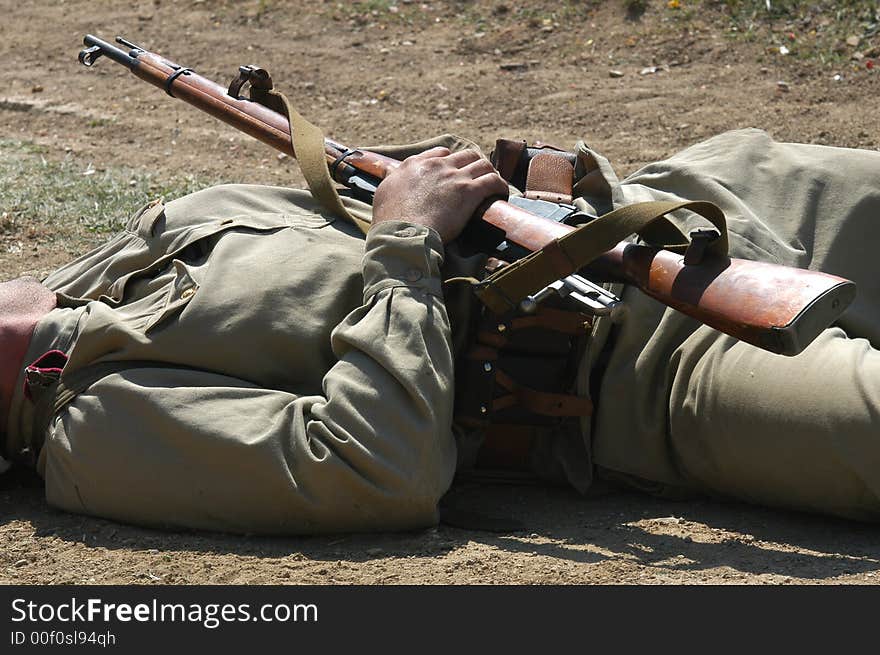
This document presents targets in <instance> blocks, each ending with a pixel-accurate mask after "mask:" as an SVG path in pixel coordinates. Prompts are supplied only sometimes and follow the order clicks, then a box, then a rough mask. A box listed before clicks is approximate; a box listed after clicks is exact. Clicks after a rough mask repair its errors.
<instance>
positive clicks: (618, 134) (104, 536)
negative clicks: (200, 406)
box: [0, 0, 880, 584]
mask: <svg viewBox="0 0 880 655" xmlns="http://www.w3.org/2000/svg"><path fill="white" fill-rule="evenodd" d="M625 4H626V3H624V2H623V0H620V1H617V0H615V1H610V2H604V3H602V2H594V3H589V2H581V3H542V2H535V3H502V2H424V3H420V2H418V1H417V0H416V1H414V2H413V1H411V2H407V1H406V0H400V1H399V3H391V2H381V1H371V2H361V3H353V2H346V3H336V2H323V3H321V2H316V1H315V0H312V1H311V2H301V1H296V2H282V1H280V0H278V1H276V2H273V1H267V0H262V1H259V2H251V1H248V2H237V3H236V2H231V1H228V2H226V1H220V0H217V1H215V0H194V1H192V0H188V1H185V2H174V3H172V2H170V1H168V0H164V1H163V2H161V3H160V2H159V0H154V1H152V2H150V1H144V2H138V3H122V2H118V3H110V2H107V3H103V2H102V3H95V2H93V1H89V2H86V1H83V0H72V1H68V2H31V3H22V2H12V1H11V0H0V9H2V10H3V15H4V26H5V29H4V38H3V39H2V40H0V54H2V58H3V60H4V61H5V62H6V65H5V66H4V67H3V68H2V69H0V129H2V133H0V134H2V137H3V138H8V139H16V140H23V141H32V142H36V143H38V144H42V145H44V146H46V147H47V149H48V152H47V154H46V156H47V157H53V158H63V157H66V158H68V159H73V160H74V161H79V162H82V164H83V166H84V167H85V166H86V165H87V164H89V163H91V164H92V165H93V166H96V167H102V166H106V167H113V166H122V165H125V166H128V167H134V168H138V169H144V170H157V169H162V170H163V171H164V173H165V174H168V175H175V174H184V173H196V174H199V175H204V176H205V177H206V178H207V177H210V178H212V179H214V178H221V179H225V180H229V181H241V182H253V183H265V184H291V185H299V184H300V183H301V180H302V178H301V177H300V175H299V172H298V171H297V170H296V165H295V163H294V162H292V161H291V160H289V159H279V158H278V157H277V156H276V155H275V153H274V152H272V151H270V150H269V149H268V148H266V147H265V146H262V145H260V144H258V143H255V142H251V141H250V140H249V138H248V137H246V136H244V135H241V134H238V133H236V132H234V131H233V130H231V129H228V128H226V127H225V126H223V125H221V124H219V123H218V122H216V121H214V120H213V119H211V118H209V117H207V116H204V115H201V114H199V113H198V112H196V111H195V110H193V109H191V108H189V107H186V106H184V105H183V104H182V103H179V102H176V101H174V100H172V99H170V98H168V97H167V96H165V95H164V94H162V93H161V92H160V91H159V90H157V89H154V88H150V87H148V86H147V85H145V84H142V83H141V82H139V81H138V80H136V79H135V78H133V77H131V76H130V75H128V73H127V72H126V71H125V70H123V69H122V68H121V67H119V66H116V65H114V64H112V63H111V62H109V61H102V62H100V64H99V65H97V66H96V67H95V68H93V69H91V70H89V69H86V68H84V67H82V66H80V65H79V64H78V63H77V61H76V54H77V52H78V50H79V47H80V43H81V40H82V36H83V35H84V34H86V33H88V32H91V33H95V34H97V35H101V36H103V37H104V38H108V39H110V38H112V37H113V36H114V35H116V34H122V35H124V36H125V37H127V38H128V39H130V40H132V41H135V42H138V43H142V44H144V45H145V46H147V47H150V48H151V49H153V50H156V51H158V52H160V53H162V54H164V55H166V56H168V57H169V58H171V59H173V60H175V61H178V62H180V63H183V64H185V65H187V66H190V67H192V68H194V69H196V70H197V71H199V72H200V73H202V74H204V75H206V76H208V77H211V78H213V79H215V80H217V81H220V82H223V83H225V82H227V81H228V80H229V79H231V77H232V76H233V75H234V73H235V71H236V68H237V66H238V65H239V64H247V63H254V64H259V65H262V66H265V67H267V68H268V69H269V70H271V71H272V73H273V76H274V78H275V80H276V83H277V84H278V85H279V86H280V87H281V88H282V89H283V90H285V91H286V92H288V93H289V94H290V95H291V97H292V98H294V99H295V101H296V102H297V103H298V106H299V108H300V110H301V111H302V112H303V113H304V114H305V115H306V116H307V117H310V118H311V119H312V120H313V121H315V122H317V123H319V124H320V125H321V126H322V127H323V128H324V130H325V131H326V133H327V134H330V135H333V136H335V137H336V138H338V139H339V140H341V141H343V142H346V143H350V144H358V145H360V144H368V143H376V142H406V141H413V140H418V139H422V138H426V137H428V136H432V135H435V134H438V133H442V132H447V131H450V132H455V133H458V134H461V135H462V136H467V137H469V138H471V139H474V140H476V141H477V142H479V143H480V144H481V145H483V146H484V147H486V148H487V149H488V148H490V147H491V144H492V143H493V142H494V140H495V138H497V137H501V136H506V137H519V138H525V139H528V140H530V141H534V140H538V139H540V140H543V141H546V142H550V143H556V144H559V145H571V144H573V143H574V141H575V140H577V139H578V138H584V139H585V140H586V141H587V142H588V143H590V144H591V145H592V146H593V147H595V148H596V149H598V150H599V151H600V152H603V153H604V154H606V155H607V156H608V157H609V158H610V160H611V161H612V162H613V163H614V164H615V166H616V167H617V169H618V173H620V174H626V173H629V172H632V171H633V170H635V169H636V168H637V167H639V166H640V165H642V164H644V163H647V162H649V161H652V160H655V159H658V158H663V157H664V156H668V155H670V154H672V153H674V152H675V151H676V150H678V149H680V148H682V147H684V146H687V145H689V144H691V143H694V142H696V141H698V140H700V139H702V138H705V137H709V136H711V135H714V134H716V133H718V132H721V131H724V130H727V129H733V128H741V127H748V126H753V127H759V128H763V129H765V130H767V131H768V132H770V133H771V134H772V135H773V136H774V137H776V138H778V139H781V140H790V141H803V142H810V143H822V144H831V145H838V146H849V147H861V148H870V149H876V148H878V146H880V133H878V131H877V113H876V99H877V97H878V91H880V71H877V70H873V69H871V68H869V66H868V65H867V61H869V60H870V57H871V56H874V57H876V56H877V55H876V54H875V53H874V54H872V53H871V52H868V53H867V54H868V55H869V56H868V57H864V53H863V52H861V51H859V47H862V49H864V46H865V43H862V44H861V46H859V47H857V46H851V45H847V44H844V46H845V47H841V48H839V49H838V52H837V53H835V54H836V57H837V59H836V63H827V62H825V63H823V62H822V61H821V60H820V59H819V58H816V57H809V56H806V55H805V52H806V47H805V46H802V43H804V42H805V41H808V40H809V38H810V31H811V30H815V29H817V27H818V29H819V30H820V31H821V29H822V27H823V25H822V23H820V22H819V20H818V19H815V20H814V21H813V22H812V24H810V23H797V24H794V25H792V24H790V23H789V24H786V22H785V21H784V20H780V21H776V22H774V23H767V22H762V21H761V20H758V21H757V25H756V28H755V32H754V33H745V32H744V31H743V30H741V29H740V30H739V31H738V32H737V33H732V32H731V30H730V25H729V23H728V22H726V20H725V18H724V17H723V16H722V14H721V13H720V12H719V11H718V10H713V11H711V12H709V13H707V14H701V13H700V12H699V11H693V10H689V11H691V13H688V14H683V13H681V14H676V13H675V11H674V10H673V9H672V8H670V7H669V6H668V4H667V3H666V2H656V1H655V2H648V3H646V4H647V7H648V9H647V11H646V13H645V14H644V16H642V18H641V20H637V21H636V20H628V19H627V17H626V9H625ZM630 4H633V3H630ZM672 4H677V3H672ZM687 4H691V5H695V4H696V3H686V2H682V3H680V5H681V8H680V9H679V10H678V11H683V10H684V9H688V8H687V7H685V6H684V5H687ZM716 4H718V3H716ZM755 4H760V5H763V2H762V3H755ZM824 26H825V27H828V24H827V23H826V24H825V25H824ZM830 27H833V25H831V26H830ZM844 36H846V35H845V34H844ZM780 44H783V45H785V44H788V47H789V49H790V50H791V53H790V54H788V55H782V54H780V51H779V47H778V46H779V45H780ZM799 46H802V47H801V50H798V47H799ZM847 48H848V49H847ZM851 54H856V59H850V55H851ZM858 55H862V57H861V58H859V56H858ZM877 63H878V68H880V60H878V62H877ZM509 64H514V66H509ZM502 65H503V67H502ZM651 67H657V68H656V70H655V71H654V72H650V70H651ZM646 69H647V70H646ZM612 71H615V73H614V75H612ZM618 73H622V76H616V75H617V74H618ZM835 75H838V76H839V79H835ZM144 200H145V201H146V200H149V198H145V199H144ZM132 209H133V208H132ZM22 238H23V239H26V238H27V237H26V235H25V236H23V237H22ZM96 239H97V237H96ZM81 249H82V245H81V244H77V245H75V246H74V245H72V244H65V243H57V242H56V243H50V244H48V245H46V246H44V247H42V248H41V250H40V251H39V256H38V257H34V256H32V254H33V253H32V251H31V249H29V248H23V249H15V250H13V251H12V252H4V253H0V273H2V275H3V276H4V277H10V276H14V275H18V274H21V273H24V272H35V273H38V274H39V273H41V272H46V271H48V270H50V269H51V268H52V267H53V266H55V265H56V264H60V263H62V262H64V261H66V260H68V259H69V258H70V257H71V256H72V255H74V254H77V253H78V252H80V251H81ZM33 252H36V251H33ZM462 493H463V494H464V495H465V496H466V497H467V499H468V501H467V502H468V503H469V504H470V506H471V507H473V508H474V509H475V510H478V511H483V512H485V513H487V514H491V515H496V516H503V517H506V518H512V519H516V520H518V521H520V522H521V523H522V524H523V525H524V526H525V529H524V530H511V531H507V532H498V533H493V532H486V531H480V530H466V529H460V528H453V527H449V526H445V525H441V526H440V527H438V528H436V529H431V530H428V531H423V532H418V533H412V534H402V535H391V534H379V535H338V536H331V537H326V538H286V539H264V538H251V537H240V536H227V535H212V534H202V533H166V532H158V531H152V530H144V529H137V528H132V527H128V526H125V525H120V524H116V523H113V522H109V521H103V520H97V519H91V518H86V517H81V516H73V515H67V514H62V513H60V512H57V511H54V510H52V509H50V508H49V507H48V506H47V505H46V503H45V500H44V499H43V496H42V490H41V488H40V486H39V482H38V481H37V480H35V479H33V478H31V477H30V476H28V475H25V474H22V473H17V474H9V475H5V476H2V477H0V582H4V583H35V584H47V583H86V582H91V583H143V584H163V583H191V584H200V583H346V584H351V583H368V584H369V583H415V584H422V583H622V584H629V583H637V584H670V583H672V584H705V583H712V584H718V583H721V584H725V583H738V584H745V583H747V584H784V583H804V584H812V583H819V584H825V583H847V584H872V583H875V582H876V580H877V578H876V576H877V575H878V571H880V545H878V544H880V528H878V527H875V526H869V525H862V524H857V523H851V522H845V521H838V520H832V519H827V518H821V517H814V516H807V515H800V514H794V513H787V512H779V511H773V510H767V509H761V508H755V507H750V506H746V505H741V504H735V503H721V502H713V501H708V500H707V501H697V502H679V503H674V502H666V501H660V500H656V499H652V498H649V497H645V496H641V495H635V494H626V493H614V494H609V495H606V496H602V497H598V498H590V499H584V498H581V497H578V496H577V495H575V494H574V493H572V492H568V491H566V490H562V489H546V488H541V487H534V486H522V487H520V486H487V487H483V488H474V487H467V488H465V489H464V490H463V491H462Z"/></svg>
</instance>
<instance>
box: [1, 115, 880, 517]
mask: <svg viewBox="0 0 880 655" xmlns="http://www.w3.org/2000/svg"><path fill="white" fill-rule="evenodd" d="M582 151H583V153H584V154H585V156H586V158H587V159H589V160H590V161H591V165H592V166H593V167H595V168H596V169H597V170H598V171H599V173H600V175H599V179H598V181H596V176H594V179H593V181H591V182H589V183H588V184H585V185H581V186H580V187H579V189H580V191H581V194H582V196H583V197H582V198H581V199H579V201H578V202H579V203H580V204H581V205H582V206H585V207H587V208H589V207H592V208H601V209H603V210H604V209H607V208H608V207H610V205H611V203H612V202H613V204H614V205H620V204H626V203H630V202H634V201H639V200H650V199H658V198H660V199H675V198H679V197H680V198H687V199H691V200H702V199H705V200H712V201H714V202H716V203H717V204H719V205H721V207H722V208H723V209H724V210H725V212H726V213H727V217H728V224H729V226H730V231H731V254H732V255H733V256H737V257H746V258H753V259H763V260H768V261H775V262H779V263H784V264H790V265H798V266H806V267H810V268H817V269H821V270H828V271H830V272H833V273H836V274H839V275H843V276H846V277H850V278H853V279H855V280H856V281H857V282H859V285H860V289H859V293H860V295H859V299H858V300H857V301H856V303H855V305H854V306H853V307H852V308H851V309H850V310H848V311H847V313H846V315H845V316H844V318H843V319H842V320H841V322H840V325H839V326H838V327H835V328H832V329H830V330H828V331H826V333H825V334H823V335H822V336H821V337H820V339H819V340H818V341H817V343H816V344H814V345H813V346H811V347H810V348H809V349H808V350H807V351H806V352H805V353H803V354H801V355H799V356H798V357H795V358H784V357H781V356H774V355H771V354H769V353H766V352H764V351H760V350H758V349H756V348H753V347H751V346H748V345H745V344H741V343H738V342H736V341H735V340H733V339H731V338H728V337H726V336H724V335H721V334H720V333H718V332H716V331H714V330H712V329H710V328H707V327H704V326H700V325H699V324H698V323H696V322H694V321H692V320H691V319H688V318H687V317H684V316H683V315H681V314H678V313H677V312H674V311H673V310H670V309H666V308H664V307H663V306H662V305H659V304H658V303H656V302H655V301H653V300H651V299H649V298H647V297H645V296H643V295H641V294H640V293H639V292H638V291H635V290H630V289H627V290H626V291H625V292H624V298H625V300H626V301H627V304H628V311H627V312H626V314H625V316H624V318H623V320H622V321H621V322H620V323H619V324H616V325H612V324H610V323H609V322H608V321H607V320H603V321H599V322H598V323H597V325H596V328H595V330H594V339H593V345H592V348H591V349H590V351H589V355H588V357H587V358H586V359H585V362H584V365H583V366H582V384H581V388H582V390H586V389H587V386H588V383H589V374H590V373H589V370H590V369H591V368H592V369H593V370H594V379H593V383H594V385H595V386H596V387H597V388H599V390H600V392H599V394H598V397H597V398H594V401H595V402H596V413H595V415H594V417H593V420H592V421H585V422H584V424H583V430H582V432H583V434H582V442H583V443H587V444H589V443H590V440H591V439H592V454H593V457H594V461H595V463H596V464H598V466H599V467H600V470H602V471H603V472H604V473H605V474H607V475H610V476H613V477H615V478H617V479H625V480H627V481H629V482H631V483H633V484H638V485H639V486H642V487H645V488H649V489H652V490H655V491H668V490H676V491H677V490H690V491H700V492H709V493H717V494H722V495H729V496H733V497H738V498H743V499H746V500H753V501H756V502H761V503H767V504H773V505H778V506H785V507H795V508H802V509H810V510H817V511H825V512H830V513H836V514H840V515H845V516H855V517H861V518H878V516H880V443H878V439H877V437H876V429H875V426H874V417H875V416H878V415H880V393H878V391H880V389H878V387H880V354H878V352H877V351H876V350H874V349H873V347H872V345H871V343H873V344H874V345H876V344H878V340H880V321H878V319H880V288H878V284H880V282H878V281H877V280H876V279H875V277H873V276H872V273H871V268H872V266H871V264H872V262H871V260H870V256H869V255H867V253H865V255H866V256H862V253H860V244H863V243H877V240H878V238H877V236H876V235H875V234H872V233H870V232H869V231H868V230H869V229H870V227H869V226H868V221H870V220H871V219H873V218H875V217H876V216H878V215H880V184H878V177H877V175H878V171H880V153H870V152H862V151H852V150H842V149H831V148H821V147H814V146H795V145H790V144H776V143H774V142H772V141H771V140H770V139H769V138H768V137H767V136H766V135H764V134H763V133H761V132H758V131H753V130H751V131H741V132H734V133H728V134H725V135H721V136H719V137H716V138H715V139H712V140H709V141H707V142H705V143H703V144H699V145H697V146H694V147H693V148H690V149H688V150H686V151H684V152H682V153H680V154H679V155H676V156H675V157H673V158H671V159H669V160H667V161H665V162H660V163H658V164H654V165H651V166H648V167H646V168H645V169H642V170H641V171H639V172H637V173H636V174H635V175H633V176H631V177H630V178H628V179H627V180H625V181H624V182H623V183H619V182H618V181H617V179H616V178H615V177H614V173H613V171H612V170H611V168H610V166H609V165H608V163H607V161H605V160H604V159H602V158H601V157H600V156H599V155H597V154H596V153H593V152H592V151H590V150H589V149H587V148H586V147H583V148H582ZM403 154H405V153H403ZM346 203H347V204H349V205H350V206H352V207H355V206H357V209H358V210H359V211H368V208H366V207H365V206H363V205H362V204H358V203H356V202H354V201H350V200H346ZM680 219H681V221H680V222H681V223H690V222H691V221H690V219H689V218H688V216H682V217H680ZM874 251H875V252H876V250H874ZM443 257H444V248H443V246H442V244H441V242H440V240H439V238H438V236H437V235H436V233H434V232H433V231H431V230H429V229H427V228H424V227H421V226H417V225H411V224H407V223H403V222H390V223H386V224H382V225H380V226H377V227H376V228H373V229H372V230H371V231H370V233H369V235H368V237H367V239H366V242H364V240H363V237H362V236H361V235H360V234H359V232H358V231H357V229H356V228H353V227H351V226H349V225H348V224H347V223H344V222H342V221H341V220H335V221H334V220H332V219H330V218H328V217H326V216H324V215H322V214H321V213H320V211H319V210H318V208H317V207H316V206H315V203H314V201H313V200H312V199H311V197H310V196H309V195H308V194H307V193H305V192H301V191H292V190H288V189H280V188H271V187H253V186H223V187H215V188H213V189H209V190H205V191H202V192H199V193H196V194H193V195H190V196H187V197H185V198H182V199H179V200H175V201H173V202H171V203H169V204H167V205H165V206H162V205H154V206H152V207H148V208H146V209H145V210H144V211H142V212H141V213H139V214H138V215H136V216H135V217H134V218H133V219H132V220H131V222H130V224H129V225H128V229H127V230H126V231H125V232H123V233H122V234H120V235H118V236H117V237H115V238H114V239H113V240H112V241H111V242H110V243H108V244H107V245H105V246H103V247H101V248H99V249H97V250H96V251H94V252H92V253H89V254H88V255H86V256H84V257H82V258H80V259H79V260H77V261H75V262H73V263H71V264H69V265H68V266H65V267H63V268H62V269H60V270H59V271H57V272H56V273H54V274H52V275H50V276H49V277H48V278H47V280H45V284H47V285H48V286H49V287H50V288H52V289H54V290H56V291H57V292H58V293H59V298H60V301H61V307H59V309H57V310H55V311H53V312H51V313H50V314H49V315H48V316H47V317H46V318H45V319H44V320H43V321H42V322H41V323H40V324H39V325H38V327H37V330H36V332H35V336H34V339H33V341H32V344H31V348H30V351H29V353H28V360H27V361H28V362H30V361H32V360H34V359H36V358H37V357H39V356H40V355H42V354H43V353H45V352H47V351H51V350H53V349H57V350H60V351H63V352H66V353H67V354H68V355H69V360H68V362H67V364H66V366H65V368H64V374H63V376H62V382H64V381H65V380H68V379H70V380H72V379H74V378H75V377H76V376H77V375H78V374H82V372H88V371H90V370H91V371H93V372H94V373H95V375H94V378H95V379H94V380H93V381H91V383H90V384H88V385H86V388H85V389H84V390H83V391H82V392H80V393H78V395H76V396H75V397H74V398H73V399H72V401H71V402H70V403H69V404H67V405H66V406H65V407H64V408H62V409H61V410H60V411H59V412H57V413H55V414H54V415H53V416H51V418H50V417H49V416H48V415H45V414H44V413H41V411H39V408H38V405H39V403H36V404H35V403H33V402H31V401H28V400H26V399H25V398H24V397H23V395H22V394H19V395H17V396H16V397H15V398H14V399H13V406H12V412H11V416H10V421H9V426H8V436H7V444H6V452H7V453H18V452H20V451H21V450H22V449H23V448H30V449H31V450H32V451H34V452H36V451H39V453H40V456H39V460H38V463H37V465H38V468H39V470H40V472H41V474H43V475H44V477H45V479H46V493H47V498H48V500H49V502H50V503H51V504H53V505H55V506H57V507H60V508H63V509H67V510H70V511H75V512H82V513H88V514H94V515H99V516H105V517H109V518H115V519H119V520H123V521H130V522H136V523H142V524H148V525H172V526H187V527H196V528H207V529H217V530H231V531H245V532H279V533H282V532H284V533H312V532H328V531H341V530H346V531H347V530H371V529H375V530H380V529H381V530H385V529H399V528H410V527H417V526H423V525H428V524H431V523H433V522H435V521H436V518H437V513H436V506H437V501H438V499H439V498H440V497H441V495H442V494H443V493H444V492H445V490H446V489H447V487H448V485H449V484H450V481H451V479H452V475H453V473H454V469H455V466H456V445H455V441H454V439H453V436H452V435H453V430H452V396H453V393H452V385H453V354H452V346H451V341H450V320H449V316H448V315H447V311H446V307H445V306H444V302H443V293H442V288H441V283H440V265H441V262H442V260H443ZM851 337H865V338H867V339H869V340H871V342H870V343H869V341H866V340H865V339H858V338H851ZM102 366H104V367H105V368H101V367H102ZM86 377H88V376H87V375H86ZM23 381H24V380H23V379H22V382H23ZM34 393H36V395H37V396H39V389H35V390H34ZM41 446H42V447H41ZM463 447H464V448H466V447H467V446H466V445H464V444H462V443H460V445H459V451H461V450H462V448H463ZM551 450H554V449H551ZM554 452H555V453H556V454H557V455H558V456H559V457H560V458H562V459H565V458H566V457H567V458H568V459H571V457H572V455H571V453H576V452H577V449H573V448H565V447H560V448H557V449H555V450H554ZM459 456H460V453H459ZM584 457H585V458H586V457H587V456H586V455H584ZM561 468H562V470H563V471H564V473H565V474H566V475H567V476H568V477H569V479H570V481H571V482H572V483H573V484H574V485H575V486H576V487H578V488H583V487H584V485H585V476H588V475H589V466H586V467H585V466H584V465H583V462H582V463H581V465H580V466H578V465H577V464H576V463H571V462H569V463H568V465H565V464H564V463H563V465H562V467H561ZM585 468H586V470H587V472H586V473H584V469H585Z"/></svg>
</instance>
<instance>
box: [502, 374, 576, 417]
mask: <svg viewBox="0 0 880 655" xmlns="http://www.w3.org/2000/svg"><path fill="white" fill-rule="evenodd" d="M495 382H496V384H498V386H500V387H501V388H503V389H507V390H508V391H510V394H509V395H507V396H501V397H500V398H496V399H495V400H494V401H493V403H492V409H493V410H495V411H498V410H500V409H506V408H508V407H512V406H513V405H514V404H518V405H521V406H522V407H525V408H526V409H528V410H529V411H530V412H534V413H535V414H541V415H542V416H589V415H590V414H592V413H593V403H592V402H591V401H590V399H589V398H586V397H583V396H573V395H568V394H561V393H548V392H546V391H536V390H535V389H529V388H528V387H523V386H521V385H520V384H517V382H516V381H515V380H514V379H513V378H511V377H510V376H509V375H507V374H506V373H505V372H504V371H501V370H497V369H496V371H495ZM511 397H512V398H513V399H514V400H515V402H511Z"/></svg>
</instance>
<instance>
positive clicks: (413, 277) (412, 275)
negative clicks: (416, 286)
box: [405, 268, 422, 282]
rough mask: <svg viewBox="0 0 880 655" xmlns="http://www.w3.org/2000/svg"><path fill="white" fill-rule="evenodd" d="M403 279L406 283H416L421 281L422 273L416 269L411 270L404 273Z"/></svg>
mask: <svg viewBox="0 0 880 655" xmlns="http://www.w3.org/2000/svg"><path fill="white" fill-rule="evenodd" d="M405 277H406V281H407V282H418V281H419V280H421V279H422V272H421V271H420V270H418V269H415V268H411V269H409V270H408V271H407V272H406V276H405Z"/></svg>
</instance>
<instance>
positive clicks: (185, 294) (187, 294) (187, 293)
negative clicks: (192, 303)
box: [180, 287, 196, 300]
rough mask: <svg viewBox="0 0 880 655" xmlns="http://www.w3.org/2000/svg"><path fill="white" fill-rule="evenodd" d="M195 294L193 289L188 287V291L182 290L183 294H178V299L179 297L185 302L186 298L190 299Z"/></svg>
mask: <svg viewBox="0 0 880 655" xmlns="http://www.w3.org/2000/svg"><path fill="white" fill-rule="evenodd" d="M195 292H196V290H195V289H193V288H192V287H190V288H189V289H184V290H183V293H181V294H180V297H181V298H182V299H183V300H186V299H187V298H192V297H193V294H194V293H195Z"/></svg>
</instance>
